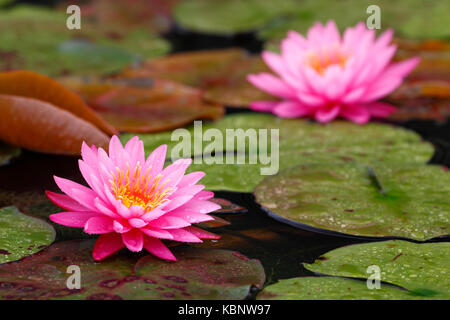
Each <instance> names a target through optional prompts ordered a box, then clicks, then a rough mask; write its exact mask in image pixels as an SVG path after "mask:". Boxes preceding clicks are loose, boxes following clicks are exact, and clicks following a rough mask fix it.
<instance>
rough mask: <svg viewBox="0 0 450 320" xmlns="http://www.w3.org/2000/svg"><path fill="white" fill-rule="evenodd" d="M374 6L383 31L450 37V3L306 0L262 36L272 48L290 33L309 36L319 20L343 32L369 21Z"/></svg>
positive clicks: (411, 0)
mask: <svg viewBox="0 0 450 320" xmlns="http://www.w3.org/2000/svg"><path fill="white" fill-rule="evenodd" d="M370 5H378V6H379V7H380V14H381V19H380V24H381V25H380V31H384V30H386V29H388V28H393V29H394V31H396V33H398V34H399V35H401V36H405V37H408V38H421V39H426V38H448V37H449V36H450V29H449V28H448V27H447V28H446V27H443V21H445V20H448V18H449V12H450V11H449V4H448V3H444V2H443V1H442V2H438V1H435V2H429V1H424V0H395V1H392V0H378V1H376V2H374V1H369V0H340V1H333V0H321V1H317V0H303V1H301V5H300V4H299V5H298V6H297V7H296V8H295V9H294V10H292V12H291V13H290V14H289V15H284V16H282V17H280V18H279V19H276V20H273V21H272V22H271V23H268V24H266V25H265V26H264V27H263V28H262V29H261V31H260V32H259V36H260V38H262V39H265V40H272V41H271V42H269V43H268V44H267V47H268V48H269V49H271V48H275V46H274V42H275V41H276V42H277V40H280V39H282V38H284V37H285V36H286V33H287V32H288V31H289V30H295V31H297V32H300V33H302V34H306V33H307V31H308V29H309V28H310V27H311V26H312V25H313V24H314V23H315V22H317V21H319V22H321V23H326V22H327V21H328V20H334V21H335V22H336V24H337V25H338V27H339V29H340V31H341V32H342V31H343V30H345V28H347V27H352V26H354V25H355V24H356V23H358V22H360V21H362V22H366V20H367V19H368V18H369V16H370V15H371V14H372V13H370V14H369V13H367V12H366V10H367V8H368V7H369V6H370Z"/></svg>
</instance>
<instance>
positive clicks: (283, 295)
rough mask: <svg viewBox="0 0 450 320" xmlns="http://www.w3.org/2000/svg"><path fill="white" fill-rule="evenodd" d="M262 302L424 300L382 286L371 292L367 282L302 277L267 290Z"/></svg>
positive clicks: (263, 292)
mask: <svg viewBox="0 0 450 320" xmlns="http://www.w3.org/2000/svg"><path fill="white" fill-rule="evenodd" d="M257 299H259V300H420V299H426V297H420V296H416V295H413V294H412V293H411V292H408V291H406V290H403V289H400V288H397V287H394V286H389V285H382V286H381V288H380V289H376V288H374V289H372V290H370V289H368V288H367V283H366V281H359V280H352V279H345V278H336V277H299V278H292V279H283V280H280V281H279V282H277V283H275V284H272V285H270V286H267V287H266V288H264V290H263V291H262V292H261V293H259V294H258V296H257Z"/></svg>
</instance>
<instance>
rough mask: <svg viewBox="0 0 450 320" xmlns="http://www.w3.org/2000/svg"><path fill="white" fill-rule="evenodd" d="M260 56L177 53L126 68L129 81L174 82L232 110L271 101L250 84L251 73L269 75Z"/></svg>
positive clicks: (233, 52) (237, 52)
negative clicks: (130, 79) (152, 79)
mask: <svg viewBox="0 0 450 320" xmlns="http://www.w3.org/2000/svg"><path fill="white" fill-rule="evenodd" d="M268 71H269V70H268V68H267V66H266V65H265V64H264V62H263V61H262V59H261V58H260V57H259V56H251V55H249V54H248V53H247V52H245V51H244V50H241V49H225V50H211V51H198V52H187V53H176V54H172V55H168V56H165V57H162V58H158V59H153V60H148V61H146V62H145V63H144V64H142V65H139V66H138V67H135V68H128V69H125V70H124V72H123V73H122V76H123V77H127V78H161V79H167V80H173V81H176V82H180V83H183V84H186V85H189V86H193V87H197V88H200V89H202V90H203V91H204V98H205V99H207V100H209V101H211V102H216V103H221V104H224V105H227V106H230V107H246V106H248V105H249V104H250V102H252V101H256V100H272V99H273V97H271V96H270V95H268V94H266V93H264V92H262V91H261V90H258V89H257V88H255V87H254V86H253V85H251V84H250V83H249V82H248V81H247V75H248V74H250V73H259V72H268Z"/></svg>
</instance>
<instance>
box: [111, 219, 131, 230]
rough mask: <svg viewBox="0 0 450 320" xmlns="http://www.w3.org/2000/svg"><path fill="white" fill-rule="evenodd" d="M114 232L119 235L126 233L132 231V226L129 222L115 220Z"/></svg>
mask: <svg viewBox="0 0 450 320" xmlns="http://www.w3.org/2000/svg"><path fill="white" fill-rule="evenodd" d="M113 228H114V231H115V232H117V233H126V232H128V231H130V230H131V226H130V224H129V223H128V221H127V220H125V219H123V220H114V222H113Z"/></svg>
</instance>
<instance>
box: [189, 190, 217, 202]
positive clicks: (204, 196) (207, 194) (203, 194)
mask: <svg viewBox="0 0 450 320" xmlns="http://www.w3.org/2000/svg"><path fill="white" fill-rule="evenodd" d="M213 197H214V192H212V191H208V190H203V191H200V192H199V193H197V194H196V195H195V196H194V198H192V199H193V200H194V199H195V200H208V199H211V198H213Z"/></svg>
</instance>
